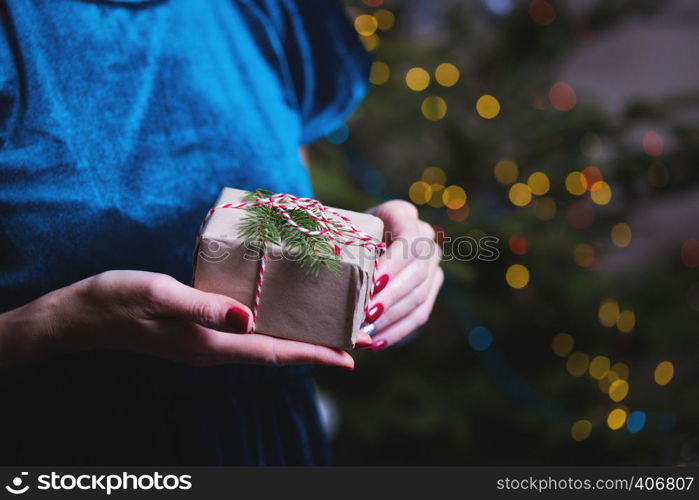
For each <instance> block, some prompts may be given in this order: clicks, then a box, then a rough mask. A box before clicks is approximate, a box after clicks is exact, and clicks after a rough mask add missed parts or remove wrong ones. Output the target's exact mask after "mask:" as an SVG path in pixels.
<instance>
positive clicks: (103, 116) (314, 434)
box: [0, 0, 369, 465]
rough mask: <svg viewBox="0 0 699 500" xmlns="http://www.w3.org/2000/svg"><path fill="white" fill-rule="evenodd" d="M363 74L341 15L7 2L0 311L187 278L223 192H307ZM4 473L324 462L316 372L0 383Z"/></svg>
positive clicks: (166, 1)
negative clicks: (87, 287) (144, 278)
mask: <svg viewBox="0 0 699 500" xmlns="http://www.w3.org/2000/svg"><path fill="white" fill-rule="evenodd" d="M368 64H369V60H368V57H367V55H366V53H365V52H364V51H363V49H362V48H361V45H360V44H359V42H358V40H357V38H356V34H355V33H354V32H353V30H352V28H351V25H350V24H349V23H348V21H347V19H346V18H345V16H344V13H343V11H342V9H341V7H340V6H339V5H338V4H336V3H335V2H333V1H330V0H305V1H298V2H296V1H292V0H287V1H285V0H129V1H127V0H123V1H107V0H102V1H99V0H89V1H87V0H51V1H46V0H5V1H2V2H0V312H2V311H6V310H10V309H13V308H16V307H18V306H20V305H22V304H24V303H27V302H29V301H31V300H33V299H35V298H36V297H38V296H40V295H42V294H45V293H47V292H49V291H51V290H55V289H56V288H59V287H62V286H65V285H68V284H70V283H73V282H75V281H77V280H80V279H82V278H84V277H87V276H91V275H94V274H97V273H100V272H102V271H105V270H109V269H141V270H148V271H154V272H161V273H167V274H169V275H172V276H174V277H175V278H177V279H179V280H180V281H182V282H184V283H190V282H191V257H192V250H193V246H194V242H195V236H196V231H197V228H198V225H199V223H200V221H201V219H202V217H203V216H204V214H205V213H206V211H207V209H208V208H209V207H210V205H211V204H212V203H213V202H214V201H215V199H216V197H217V194H218V192H219V190H220V189H221V187H222V186H234V187H239V188H246V189H253V188H257V187H261V188H267V189H270V190H273V191H280V192H289V193H296V194H299V195H304V196H307V195H312V190H311V184H310V181H309V176H308V173H307V172H306V170H305V168H304V166H303V165H302V163H301V161H300V159H299V147H300V146H301V145H303V144H306V143H309V142H311V141H314V140H316V139H317V138H319V137H321V136H322V135H324V134H326V133H328V132H330V131H332V130H334V129H335V128H337V127H338V126H339V125H340V124H341V123H342V121H343V120H344V119H346V117H347V115H348V114H349V113H350V112H351V111H352V110H353V108H354V107H355V106H356V105H357V103H358V101H359V100H360V99H361V97H362V96H363V93H364V91H365V82H366V77H367V71H368ZM0 400H2V402H3V404H2V411H0V462H1V463H3V464H20V463H21V464H202V465H205V464H253V465H254V464H323V463H327V462H328V460H329V457H328V449H327V443H326V440H325V436H324V434H323V430H322V428H321V425H320V421H319V418H318V412H317V408H316V404H315V399H314V393H313V385H312V380H311V379H310V377H309V368H308V367H283V368H269V367H259V366H241V365H226V366H218V367H208V368H194V367H189V366H185V365H182V364H178V363H174V362H168V361H164V360H160V359H157V358H153V357H149V356H142V355H136V354H130V353H125V352H115V351H108V350H107V351H99V352H90V353H84V354H76V355H66V356H61V357H58V358H55V359H52V360H50V361H46V362H42V363H38V364H34V365H31V366H24V367H22V368H18V369H13V370H10V371H6V372H3V373H0Z"/></svg>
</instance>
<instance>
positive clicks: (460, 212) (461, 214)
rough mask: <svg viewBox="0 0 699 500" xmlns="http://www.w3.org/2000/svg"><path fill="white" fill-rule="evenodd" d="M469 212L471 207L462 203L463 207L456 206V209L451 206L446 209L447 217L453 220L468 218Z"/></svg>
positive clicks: (459, 220)
mask: <svg viewBox="0 0 699 500" xmlns="http://www.w3.org/2000/svg"><path fill="white" fill-rule="evenodd" d="M470 213H471V209H470V208H469V206H468V205H464V206H463V207H461V208H458V209H456V210H452V209H451V208H448V209H447V217H449V219H450V220H452V221H454V222H463V221H465V220H466V219H468V216H469V214H470Z"/></svg>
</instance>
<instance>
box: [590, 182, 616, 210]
mask: <svg viewBox="0 0 699 500" xmlns="http://www.w3.org/2000/svg"><path fill="white" fill-rule="evenodd" d="M590 198H591V199H592V201H593V202H594V203H596V204H597V205H606V204H608V203H609V202H610V201H611V200H612V188H610V187H609V184H607V183H606V182H604V181H598V182H595V183H594V184H593V185H592V187H590Z"/></svg>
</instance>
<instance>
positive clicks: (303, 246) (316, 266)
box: [238, 189, 342, 276]
mask: <svg viewBox="0 0 699 500" xmlns="http://www.w3.org/2000/svg"><path fill="white" fill-rule="evenodd" d="M273 194H274V193H273V192H271V191H267V190H264V189H258V190H256V191H253V192H249V193H247V195H246V196H245V201H250V202H252V201H256V200H258V199H260V198H267V197H269V196H271V195H273ZM246 211H247V214H246V215H245V217H243V219H242V221H241V224H240V228H239V232H238V234H239V236H240V237H241V238H243V239H244V240H245V242H246V244H247V245H248V246H249V247H252V248H255V249H257V250H258V251H261V250H262V249H263V248H264V246H265V244H266V243H267V242H268V243H274V244H276V245H279V246H282V247H283V248H284V249H285V251H286V253H287V254H288V255H290V256H291V257H292V258H293V259H294V260H295V261H296V262H297V263H298V265H299V266H301V267H305V268H306V269H307V270H308V272H309V273H310V274H312V275H314V276H318V275H319V274H320V270H321V269H322V268H323V267H325V268H326V269H328V271H330V272H331V273H333V274H334V275H336V276H337V275H339V274H340V273H341V271H342V265H341V262H340V258H339V256H337V255H335V252H334V247H333V245H332V244H331V243H330V242H329V241H328V239H327V238H326V237H325V236H317V235H315V236H313V235H309V234H305V233H302V232H301V231H298V230H296V229H294V228H293V227H292V226H291V225H290V224H289V223H288V222H287V221H286V219H284V217H283V216H282V215H281V214H280V213H279V212H277V211H275V210H273V209H272V208H270V207H266V206H261V207H251V208H248V209H246ZM288 214H289V216H290V217H291V219H292V220H293V221H294V222H295V223H296V224H298V225H299V226H301V227H303V228H305V229H309V230H311V231H317V230H318V229H320V226H319V224H318V222H317V221H316V220H315V219H313V217H311V216H310V215H309V214H307V213H306V212H305V211H303V210H300V209H297V208H290V209H289V210H288ZM316 215H320V213H317V214H316ZM331 223H333V224H336V223H335V222H334V221H332V220H331Z"/></svg>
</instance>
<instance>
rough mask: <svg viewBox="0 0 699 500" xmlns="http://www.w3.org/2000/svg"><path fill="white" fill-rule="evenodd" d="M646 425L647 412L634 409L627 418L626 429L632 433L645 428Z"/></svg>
mask: <svg viewBox="0 0 699 500" xmlns="http://www.w3.org/2000/svg"><path fill="white" fill-rule="evenodd" d="M645 425H646V414H645V413H644V412H642V411H640V410H636V411H632V412H631V413H630V414H629V417H628V418H627V419H626V429H627V430H628V431H629V432H630V433H631V434H636V433H637V432H639V431H641V430H643V428H644V427H645Z"/></svg>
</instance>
